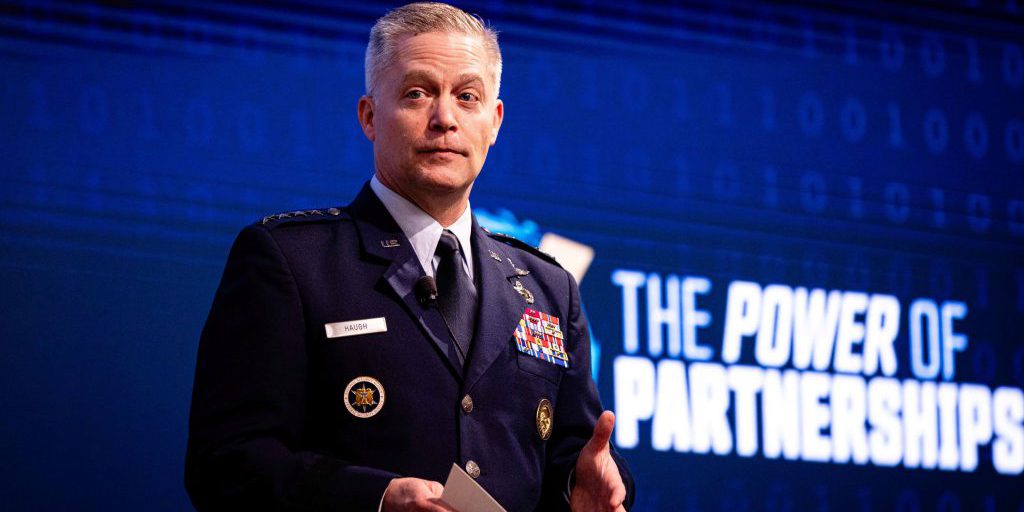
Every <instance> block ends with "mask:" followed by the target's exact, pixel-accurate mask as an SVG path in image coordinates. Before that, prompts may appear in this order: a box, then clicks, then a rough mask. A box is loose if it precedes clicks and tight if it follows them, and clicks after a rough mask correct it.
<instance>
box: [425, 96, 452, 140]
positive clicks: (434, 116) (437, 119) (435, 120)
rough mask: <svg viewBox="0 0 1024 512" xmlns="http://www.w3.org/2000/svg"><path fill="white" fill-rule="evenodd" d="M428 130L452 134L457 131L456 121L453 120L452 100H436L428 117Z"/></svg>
mask: <svg viewBox="0 0 1024 512" xmlns="http://www.w3.org/2000/svg"><path fill="white" fill-rule="evenodd" d="M430 129H431V130H434V131H439V132H449V131H452V132H454V131H457V130H458V129H459V123H458V120H457V119H456V118H455V104H454V100H452V99H451V98H449V97H447V96H440V97H438V98H437V101H435V102H434V111H433V112H432V113H431V116H430Z"/></svg>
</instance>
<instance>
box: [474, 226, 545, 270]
mask: <svg viewBox="0 0 1024 512" xmlns="http://www.w3.org/2000/svg"><path fill="white" fill-rule="evenodd" d="M483 229H484V232H486V233H487V234H488V236H490V237H491V238H493V239H495V240H497V241H499V242H501V243H503V244H505V245H509V246H512V247H515V248H518V249H522V250H524V251H526V252H528V253H530V254H533V255H534V256H537V257H539V258H540V259H542V260H544V261H547V262H549V263H551V264H553V265H555V266H557V267H559V268H562V265H560V264H559V263H558V260H556V259H555V257H554V256H552V255H550V254H548V253H546V252H544V251H542V250H540V249H538V248H536V247H534V246H532V245H530V244H528V243H526V242H524V241H522V240H520V239H518V238H516V237H514V236H511V235H506V234H505V233H494V232H492V231H490V230H488V229H487V228H483Z"/></svg>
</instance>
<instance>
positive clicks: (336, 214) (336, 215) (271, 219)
mask: <svg viewBox="0 0 1024 512" xmlns="http://www.w3.org/2000/svg"><path fill="white" fill-rule="evenodd" d="M343 218H348V213H346V212H345V210H344V209H343V208H337V207H332V208H323V209H314V210H297V211H294V212H282V213H276V214H274V215H267V216H266V217H263V219H262V220H261V221H260V224H263V225H264V226H266V225H268V224H277V223H279V221H286V220H328V219H343Z"/></svg>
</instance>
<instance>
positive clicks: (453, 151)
mask: <svg viewBox="0 0 1024 512" xmlns="http://www.w3.org/2000/svg"><path fill="white" fill-rule="evenodd" d="M419 152H420V153H425V154H445V153H450V154H453V155H463V156H465V153H464V152H462V151H459V150H458V149H454V148H424V149H420V150H419Z"/></svg>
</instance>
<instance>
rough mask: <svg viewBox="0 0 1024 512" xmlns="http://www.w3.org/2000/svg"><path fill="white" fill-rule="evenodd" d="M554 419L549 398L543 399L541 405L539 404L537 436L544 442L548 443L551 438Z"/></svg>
mask: <svg viewBox="0 0 1024 512" xmlns="http://www.w3.org/2000/svg"><path fill="white" fill-rule="evenodd" d="M553 419H554V414H553V412H552V410H551V402H549V401H548V399H547V398H541V399H540V403H539V404H537V414H536V420H537V435H539V436H540V438H541V439H542V440H544V441H547V440H548V438H549V437H551V426H552V423H554V421H553Z"/></svg>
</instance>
